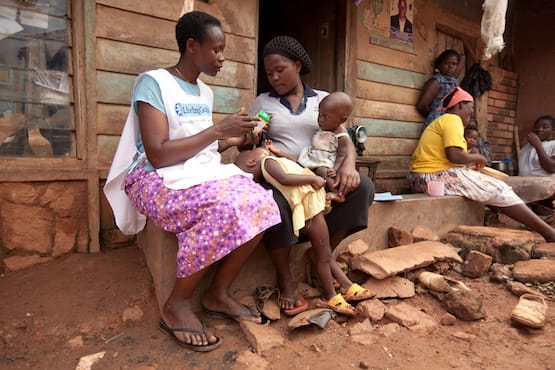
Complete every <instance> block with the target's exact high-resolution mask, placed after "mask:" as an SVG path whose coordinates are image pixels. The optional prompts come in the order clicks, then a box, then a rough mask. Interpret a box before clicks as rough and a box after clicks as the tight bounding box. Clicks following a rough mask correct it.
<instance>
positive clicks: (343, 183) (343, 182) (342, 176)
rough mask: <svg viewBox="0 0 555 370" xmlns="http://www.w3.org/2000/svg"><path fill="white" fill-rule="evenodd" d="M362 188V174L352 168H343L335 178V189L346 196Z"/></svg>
mask: <svg viewBox="0 0 555 370" xmlns="http://www.w3.org/2000/svg"><path fill="white" fill-rule="evenodd" d="M359 186H360V173H359V172H358V171H357V170H356V169H355V168H354V167H351V166H341V168H340V169H339V171H337V175H336V176H335V183H334V186H333V187H334V189H335V190H336V191H337V192H338V193H339V195H340V196H345V195H347V194H349V193H350V192H352V191H353V190H356V189H357V188H358V187H359Z"/></svg>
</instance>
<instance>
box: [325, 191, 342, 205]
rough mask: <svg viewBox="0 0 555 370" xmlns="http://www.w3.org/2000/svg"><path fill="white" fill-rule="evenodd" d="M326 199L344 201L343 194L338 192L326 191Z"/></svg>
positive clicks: (337, 201)
mask: <svg viewBox="0 0 555 370" xmlns="http://www.w3.org/2000/svg"><path fill="white" fill-rule="evenodd" d="M326 200H331V201H332V202H336V203H343V202H344V201H345V196H343V195H339V194H338V193H332V192H328V193H326Z"/></svg>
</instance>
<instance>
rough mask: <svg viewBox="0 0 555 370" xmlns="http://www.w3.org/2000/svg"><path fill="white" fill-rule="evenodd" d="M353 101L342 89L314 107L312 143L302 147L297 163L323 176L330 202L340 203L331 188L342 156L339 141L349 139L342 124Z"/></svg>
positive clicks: (340, 200) (340, 196)
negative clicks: (315, 126)
mask: <svg viewBox="0 0 555 370" xmlns="http://www.w3.org/2000/svg"><path fill="white" fill-rule="evenodd" d="M353 108H354V105H353V101H352V100H351V97H350V96H349V95H347V94H345V93H344V92H341V91H335V92H332V93H330V94H329V95H328V96H326V97H325V98H324V99H322V101H321V102H320V105H319V106H318V111H319V112H318V126H319V127H320V129H319V130H318V131H316V133H315V134H314V136H313V137H312V145H311V146H309V147H307V148H305V149H303V150H302V151H301V154H299V158H298V159H297V162H299V163H300V164H301V165H302V166H303V167H306V168H310V169H311V170H313V171H314V172H315V173H316V174H317V175H319V176H322V177H323V178H324V179H326V188H327V189H328V194H327V195H326V197H327V199H329V200H333V201H334V202H344V201H345V196H344V194H339V193H337V192H335V191H334V189H336V185H335V177H336V175H337V171H338V169H339V168H340V167H341V165H342V164H343V159H344V158H345V157H344V155H341V154H340V155H338V153H337V148H338V146H339V140H340V139H341V138H343V140H351V139H350V138H349V134H348V133H347V130H346V129H345V127H343V123H345V121H347V118H349V116H350V115H351V113H352V112H353Z"/></svg>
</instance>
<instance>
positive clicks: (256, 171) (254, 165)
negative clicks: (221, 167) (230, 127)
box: [233, 147, 268, 182]
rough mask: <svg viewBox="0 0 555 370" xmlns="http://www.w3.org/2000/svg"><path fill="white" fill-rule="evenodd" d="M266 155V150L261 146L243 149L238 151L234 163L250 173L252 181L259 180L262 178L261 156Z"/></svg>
mask: <svg viewBox="0 0 555 370" xmlns="http://www.w3.org/2000/svg"><path fill="white" fill-rule="evenodd" d="M267 155H268V150H267V149H265V148H262V147H259V148H254V149H249V150H243V151H241V152H239V154H238V155H237V158H235V161H234V162H233V163H235V165H236V166H237V167H239V168H240V169H241V170H243V171H245V172H248V173H252V174H253V176H254V181H256V182H259V181H260V180H262V167H261V166H260V164H261V163H262V158H264V157H265V156H267Z"/></svg>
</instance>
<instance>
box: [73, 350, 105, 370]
mask: <svg viewBox="0 0 555 370" xmlns="http://www.w3.org/2000/svg"><path fill="white" fill-rule="evenodd" d="M105 353H106V351H102V352H97V353H93V354H92V355H88V356H83V357H81V358H80V359H79V363H78V364H77V367H76V368H75V370H91V368H92V366H93V365H94V364H96V363H97V362H98V361H100V359H101V358H103V357H104V354H105Z"/></svg>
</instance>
